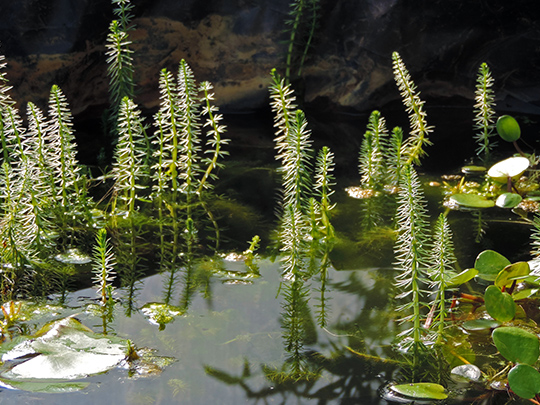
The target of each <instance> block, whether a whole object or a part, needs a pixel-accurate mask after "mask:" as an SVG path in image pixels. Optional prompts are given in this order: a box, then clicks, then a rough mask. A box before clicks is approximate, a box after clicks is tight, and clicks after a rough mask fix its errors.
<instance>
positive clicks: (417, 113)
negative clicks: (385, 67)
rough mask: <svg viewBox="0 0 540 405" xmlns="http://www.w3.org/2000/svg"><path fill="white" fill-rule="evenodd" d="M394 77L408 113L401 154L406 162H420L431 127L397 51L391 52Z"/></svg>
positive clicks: (422, 104)
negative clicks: (407, 131) (405, 137)
mask: <svg viewBox="0 0 540 405" xmlns="http://www.w3.org/2000/svg"><path fill="white" fill-rule="evenodd" d="M392 60H393V70H394V79H395V81H396V84H397V86H398V88H399V90H400V92H401V98H402V101H403V104H404V105H405V107H406V110H407V113H408V114H409V124H410V133H409V137H408V138H407V139H406V140H405V142H404V143H403V151H402V155H403V156H404V157H405V159H406V161H405V162H406V163H407V164H411V163H414V164H417V165H419V164H420V158H422V157H424V156H425V155H426V152H425V150H424V148H425V147H426V146H429V145H431V141H430V140H429V138H428V136H429V134H430V132H432V131H433V127H431V126H428V124H427V121H426V116H427V114H426V112H425V111H424V101H423V100H421V99H420V93H419V92H418V91H417V88H416V85H415V84H414V82H413V81H412V79H411V75H410V74H409V71H408V70H407V67H406V66H405V64H404V63H403V61H402V59H401V56H400V55H399V53H397V52H394V53H393V54H392Z"/></svg>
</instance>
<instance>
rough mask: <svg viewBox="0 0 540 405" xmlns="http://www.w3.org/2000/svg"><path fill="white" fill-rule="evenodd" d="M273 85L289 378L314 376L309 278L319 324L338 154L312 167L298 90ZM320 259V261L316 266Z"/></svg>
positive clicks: (281, 82) (325, 154)
mask: <svg viewBox="0 0 540 405" xmlns="http://www.w3.org/2000/svg"><path fill="white" fill-rule="evenodd" d="M272 79H273V84H272V86H271V87H270V97H271V100H272V101H271V107H272V111H273V112H274V114H275V116H274V127H275V128H276V131H275V132H276V136H275V148H276V151H277V153H276V159H277V160H279V161H280V162H281V167H280V168H279V171H280V174H281V185H282V187H281V201H280V211H281V212H280V213H281V217H280V224H279V245H280V251H281V263H282V276H283V279H284V283H283V285H282V289H283V296H284V304H283V309H284V311H283V329H284V331H283V338H284V340H285V347H286V350H287V351H288V352H289V354H290V358H289V361H288V365H289V376H290V377H292V378H309V377H310V376H311V375H312V374H311V372H310V371H309V369H308V365H307V363H306V359H305V356H304V353H303V344H304V339H305V337H306V333H307V331H308V329H309V325H310V319H311V317H310V314H309V306H308V305H307V301H308V296H309V290H308V289H307V287H306V285H305V280H306V279H308V278H309V277H311V276H312V275H314V274H316V273H319V274H320V276H321V284H322V287H321V290H320V292H321V299H322V300H323V301H322V302H321V303H320V305H318V308H319V322H320V323H321V324H323V325H324V324H325V323H326V312H327V307H326V305H325V302H324V298H325V291H326V283H327V278H328V272H327V271H328V268H329V267H330V263H329V252H330V250H331V248H332V245H333V241H334V230H333V228H332V225H331V224H330V220H329V212H330V210H331V209H332V204H331V203H330V196H331V194H332V191H331V185H332V176H331V172H332V170H333V155H332V153H331V152H330V150H329V149H328V148H326V147H325V148H323V149H321V151H320V153H319V155H318V158H317V161H316V167H315V174H313V170H312V162H311V160H312V157H313V156H312V154H313V150H312V141H311V139H310V135H311V131H310V130H309V129H308V128H307V120H306V116H305V114H304V112H303V111H302V110H298V109H296V106H295V105H294V101H295V98H294V94H293V91H292V90H291V88H290V85H289V84H286V81H285V79H282V78H281V77H280V76H279V75H278V74H277V73H276V71H275V70H273V71H272ZM316 261H318V262H319V266H318V268H315V267H316V266H315V263H316Z"/></svg>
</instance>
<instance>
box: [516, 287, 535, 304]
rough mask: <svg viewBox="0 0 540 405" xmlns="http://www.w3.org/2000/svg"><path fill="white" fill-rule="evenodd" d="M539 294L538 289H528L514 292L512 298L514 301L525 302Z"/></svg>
mask: <svg viewBox="0 0 540 405" xmlns="http://www.w3.org/2000/svg"><path fill="white" fill-rule="evenodd" d="M537 292H538V288H526V289H524V290H519V291H514V293H513V294H512V298H513V299H514V301H517V300H524V299H525V298H529V297H532V296H533V295H534V294H536V293H537Z"/></svg>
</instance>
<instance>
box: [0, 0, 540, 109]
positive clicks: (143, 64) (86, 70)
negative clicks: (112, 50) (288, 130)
mask: <svg viewBox="0 0 540 405" xmlns="http://www.w3.org/2000/svg"><path fill="white" fill-rule="evenodd" d="M134 3H135V10H134V12H135V14H136V19H135V21H134V23H135V24H136V25H137V29H136V30H135V31H133V32H132V39H133V40H134V41H135V42H136V44H135V45H134V49H135V50H136V52H137V53H136V59H135V62H136V74H137V84H138V98H137V100H136V101H137V102H138V103H139V104H141V105H143V106H144V107H146V108H152V107H155V106H156V103H157V94H158V92H157V78H158V74H159V71H160V69H162V68H165V67H166V68H168V69H171V70H175V69H176V68H177V65H178V62H179V61H180V59H181V58H185V59H186V60H187V61H188V63H189V64H190V66H191V67H192V68H193V70H194V72H195V75H196V77H197V79H198V80H201V81H202V80H209V81H211V82H213V83H214V85H215V88H216V97H217V100H218V103H219V104H220V105H221V107H222V108H223V109H225V110H228V111H245V110H254V109H259V108H266V106H267V94H268V92H267V86H268V84H269V71H270V69H271V68H273V67H276V68H278V69H283V67H284V61H285V53H286V45H285V44H284V43H283V42H282V41H283V40H285V39H286V38H287V36H286V34H284V33H283V30H284V29H285V28H286V25H285V19H286V16H287V13H288V12H289V4H288V1H285V0H279V1H272V2H268V1H266V0H249V1H248V0H234V1H227V2H223V1H218V0H213V1H205V2H200V1H195V0H181V1H177V0H156V1H150V0H142V1H136V2H134ZM321 6H322V8H321V16H322V17H321V19H320V21H319V27H318V29H317V35H316V38H315V41H314V43H313V49H312V52H311V57H310V58H309V59H308V61H307V64H306V67H305V70H304V75H303V78H302V82H301V83H295V85H296V87H297V89H298V90H299V93H301V94H302V95H303V98H304V100H305V102H306V103H307V104H308V105H312V106H314V107H316V108H320V109H328V108H332V109H338V110H345V111H352V112H363V111H370V110H372V109H374V108H381V107H382V106H384V105H386V104H388V103H392V102H395V101H396V100H399V93H398V91H397V90H396V88H395V85H394V83H393V78H392V66H391V65H392V64H391V53H392V51H398V52H400V54H401V56H402V58H403V60H404V62H405V64H406V65H407V67H408V69H409V71H410V73H411V75H412V78H413V80H414V81H415V82H416V84H417V85H418V88H419V90H420V91H421V92H422V95H423V97H426V98H437V99H439V100H442V101H441V102H442V103H444V100H448V99H451V98H456V97H457V98H461V99H463V100H472V98H473V93H474V85H475V80H476V74H477V70H478V67H479V65H480V63H482V62H487V63H488V65H489V66H490V68H491V70H492V72H493V76H494V78H495V89H496V94H497V99H498V100H499V103H498V107H499V108H501V109H506V110H513V109H514V110H515V109H519V110H521V111H523V110H525V111H528V112H540V108H539V102H540V96H539V94H540V91H539V90H540V89H539V84H538V83H540V71H539V69H538V66H539V65H540V64H539V63H538V58H540V56H538V52H537V51H536V49H537V48H538V46H539V42H540V37H539V36H538V35H537V33H538V31H539V30H538V28H539V24H540V22H539V21H538V20H537V19H535V18H533V16H534V15H535V12H536V3H535V2H533V1H532V0H524V1H521V2H514V3H509V2H502V1H492V2H472V3H471V2H465V3H464V2H461V3H459V2H458V3H456V2H451V3H449V2H447V1H443V0H433V1H426V0H424V1H417V2H403V1H397V0H362V1H356V2H351V1H345V0H339V1H335V2H324V1H322V2H321ZM6 7H7V10H4V12H3V13H2V16H1V17H0V42H1V44H2V52H3V53H4V54H5V55H6V57H7V60H8V64H9V65H8V78H9V80H10V84H11V85H13V86H14V90H13V95H14V97H15V98H16V99H17V100H19V101H20V102H21V103H23V102H26V101H29V100H32V101H35V102H37V103H38V104H39V105H41V106H43V105H44V104H45V103H46V100H47V97H48V92H49V89H50V87H51V86H52V85H53V84H58V85H59V86H60V87H61V88H62V89H63V91H64V92H65V93H66V95H67V97H68V99H69V101H70V103H71V106H72V109H73V112H74V113H75V114H76V115H77V114H82V113H84V112H85V111H86V112H88V113H89V114H90V112H92V114H94V113H95V111H94V110H95V109H98V110H99V109H103V108H104V107H105V106H106V105H107V102H108V101H107V100H108V95H107V92H108V90H107V83H108V79H107V76H106V70H107V66H106V63H105V55H104V52H105V48H104V42H105V39H106V35H107V32H108V26H109V22H110V20H111V18H112V12H111V5H110V2H109V1H108V0H98V1H88V0H86V1H83V0H81V1H77V2H70V1H67V0H47V1H45V0H41V1H35V0H32V1H31V0H21V1H19V2H12V3H10V4H9V5H8V6H6Z"/></svg>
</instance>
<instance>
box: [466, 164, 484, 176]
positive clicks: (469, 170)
mask: <svg viewBox="0 0 540 405" xmlns="http://www.w3.org/2000/svg"><path fill="white" fill-rule="evenodd" d="M486 170H487V169H486V168H485V167H484V166H475V165H469V166H463V167H462V168H461V173H464V174H479V173H484V172H485V171H486Z"/></svg>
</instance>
